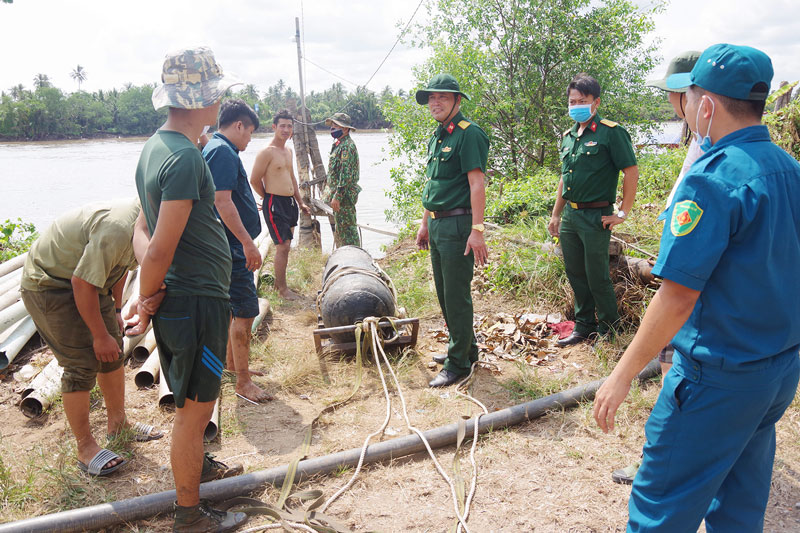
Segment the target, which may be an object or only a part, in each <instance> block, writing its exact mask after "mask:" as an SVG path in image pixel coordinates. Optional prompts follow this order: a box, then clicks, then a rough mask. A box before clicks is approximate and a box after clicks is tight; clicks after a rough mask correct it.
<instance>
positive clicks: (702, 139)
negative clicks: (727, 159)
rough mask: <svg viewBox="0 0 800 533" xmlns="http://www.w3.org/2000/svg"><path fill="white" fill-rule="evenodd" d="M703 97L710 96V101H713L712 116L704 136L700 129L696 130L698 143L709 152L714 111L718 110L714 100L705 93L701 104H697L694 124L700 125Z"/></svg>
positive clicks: (703, 149)
mask: <svg viewBox="0 0 800 533" xmlns="http://www.w3.org/2000/svg"><path fill="white" fill-rule="evenodd" d="M702 98H708V101H709V102H711V118H710V119H708V128H706V134H705V135H704V136H701V135H700V132H699V131H694V132H692V133H694V135H695V137H697V144H698V145H700V149H701V150H702V151H704V152H708V151H709V150H711V146H712V144H711V137H710V136H709V134H710V133H711V124H713V123H714V111H715V110H716V105H715V104H714V100H712V99H711V97H709V96H708V95H703V96H702V97H701V102H700V105H698V106H697V114H696V115H695V118H694V124H695V126H696V127H698V128H699V127H700V109H702V107H703V105H702Z"/></svg>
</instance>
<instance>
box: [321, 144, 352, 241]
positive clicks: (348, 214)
mask: <svg viewBox="0 0 800 533" xmlns="http://www.w3.org/2000/svg"><path fill="white" fill-rule="evenodd" d="M360 192H361V187H359V186H358V150H357V149H356V144H355V143H354V142H353V139H351V138H350V135H345V136H344V137H341V138H339V139H336V140H335V141H334V142H333V146H332V147H331V156H330V159H329V161H328V193H327V197H326V201H327V202H328V203H330V202H332V201H333V200H339V212H338V213H336V214H335V215H334V219H335V221H336V233H337V234H338V237H339V239H338V243H337V244H338V245H339V246H345V245H348V244H351V245H353V246H361V238H360V236H359V233H358V226H357V225H356V202H357V201H358V193H360Z"/></svg>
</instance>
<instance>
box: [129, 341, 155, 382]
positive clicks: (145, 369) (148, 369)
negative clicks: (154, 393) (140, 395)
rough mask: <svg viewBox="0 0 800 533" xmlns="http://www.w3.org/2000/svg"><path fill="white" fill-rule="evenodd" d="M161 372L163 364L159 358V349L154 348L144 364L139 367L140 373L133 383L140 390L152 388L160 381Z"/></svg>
mask: <svg viewBox="0 0 800 533" xmlns="http://www.w3.org/2000/svg"><path fill="white" fill-rule="evenodd" d="M160 370H161V364H160V360H159V358H158V348H154V349H153V351H152V352H150V356H149V357H148V358H147V360H146V361H145V362H144V364H143V365H142V366H141V367H139V370H138V372H136V375H135V376H134V377H133V382H134V383H136V386H137V387H139V388H140V389H146V388H149V387H152V386H153V385H155V383H156V381H158V375H159V373H160Z"/></svg>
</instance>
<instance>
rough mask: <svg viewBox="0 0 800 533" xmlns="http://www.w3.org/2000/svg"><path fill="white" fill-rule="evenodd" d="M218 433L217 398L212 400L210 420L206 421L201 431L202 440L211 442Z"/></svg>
mask: <svg viewBox="0 0 800 533" xmlns="http://www.w3.org/2000/svg"><path fill="white" fill-rule="evenodd" d="M218 434H219V398H217V401H216V402H214V411H213V412H212V413H211V420H209V421H208V425H207V426H206V430H205V432H204V433H203V441H204V442H211V441H212V440H214V439H216V438H217V435H218Z"/></svg>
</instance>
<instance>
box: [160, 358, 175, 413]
mask: <svg viewBox="0 0 800 533" xmlns="http://www.w3.org/2000/svg"><path fill="white" fill-rule="evenodd" d="M160 370H161V367H160V366H159V372H160ZM158 406H159V407H163V408H167V407H174V406H175V397H174V396H173V395H172V391H171V390H170V389H169V385H168V384H167V380H166V379H164V374H163V373H161V378H160V379H159V380H158Z"/></svg>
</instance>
